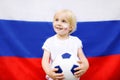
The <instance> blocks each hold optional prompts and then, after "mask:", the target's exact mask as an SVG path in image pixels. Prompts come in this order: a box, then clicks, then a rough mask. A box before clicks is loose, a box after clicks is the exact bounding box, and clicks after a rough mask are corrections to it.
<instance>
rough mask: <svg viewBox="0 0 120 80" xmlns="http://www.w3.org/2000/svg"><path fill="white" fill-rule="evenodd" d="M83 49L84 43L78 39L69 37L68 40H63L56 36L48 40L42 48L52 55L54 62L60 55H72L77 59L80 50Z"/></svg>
mask: <svg viewBox="0 0 120 80" xmlns="http://www.w3.org/2000/svg"><path fill="white" fill-rule="evenodd" d="M80 47H81V48H82V42H81V40H80V39H79V38H78V37H75V36H71V35H70V36H69V38H68V39H65V40H61V39H59V38H57V36H56V35H54V36H52V37H50V38H48V39H47V40H46V41H45V43H44V44H43V46H42V49H46V50H47V51H49V52H50V53H51V61H54V59H55V58H56V56H57V55H58V54H63V53H70V54H72V55H75V56H76V57H77V51H78V48H80Z"/></svg>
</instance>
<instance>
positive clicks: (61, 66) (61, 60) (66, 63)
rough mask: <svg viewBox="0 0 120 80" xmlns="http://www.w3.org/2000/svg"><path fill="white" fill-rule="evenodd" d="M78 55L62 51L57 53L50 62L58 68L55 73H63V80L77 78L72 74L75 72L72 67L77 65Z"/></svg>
mask: <svg viewBox="0 0 120 80" xmlns="http://www.w3.org/2000/svg"><path fill="white" fill-rule="evenodd" d="M78 60H79V59H78V57H76V56H74V55H71V54H70V53H64V54H60V55H58V56H57V57H56V58H55V60H54V61H53V63H52V68H58V71H57V72H56V73H63V74H64V76H65V80H79V79H78V78H76V77H75V76H74V73H75V72H76V71H75V70H74V68H76V67H78V66H79V64H78V63H77V61H78Z"/></svg>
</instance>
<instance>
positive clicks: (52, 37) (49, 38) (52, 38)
mask: <svg viewBox="0 0 120 80" xmlns="http://www.w3.org/2000/svg"><path fill="white" fill-rule="evenodd" d="M53 40H55V35H53V36H51V37H48V38H47V39H46V41H53Z"/></svg>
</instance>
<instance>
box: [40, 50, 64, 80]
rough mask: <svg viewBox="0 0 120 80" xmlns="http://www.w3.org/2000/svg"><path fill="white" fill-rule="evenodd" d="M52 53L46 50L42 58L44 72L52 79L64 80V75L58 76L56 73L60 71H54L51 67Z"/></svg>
mask: <svg viewBox="0 0 120 80" xmlns="http://www.w3.org/2000/svg"><path fill="white" fill-rule="evenodd" d="M49 60H50V52H48V51H47V50H44V54H43V58H42V67H43V70H44V71H45V73H46V74H47V75H48V76H49V77H51V78H52V79H54V80H55V79H63V78H64V77H63V74H57V73H55V71H57V70H58V69H55V68H54V69H52V68H51V67H50V63H49Z"/></svg>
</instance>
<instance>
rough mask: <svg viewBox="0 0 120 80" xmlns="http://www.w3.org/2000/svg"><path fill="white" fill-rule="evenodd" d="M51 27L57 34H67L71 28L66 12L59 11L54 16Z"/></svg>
mask: <svg viewBox="0 0 120 80" xmlns="http://www.w3.org/2000/svg"><path fill="white" fill-rule="evenodd" d="M53 28H54V30H55V32H56V33H57V34H59V35H68V34H69V32H70V30H71V28H70V24H69V21H68V20H67V17H66V14H62V13H59V14H57V15H56V16H55V17H54V21H53Z"/></svg>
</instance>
